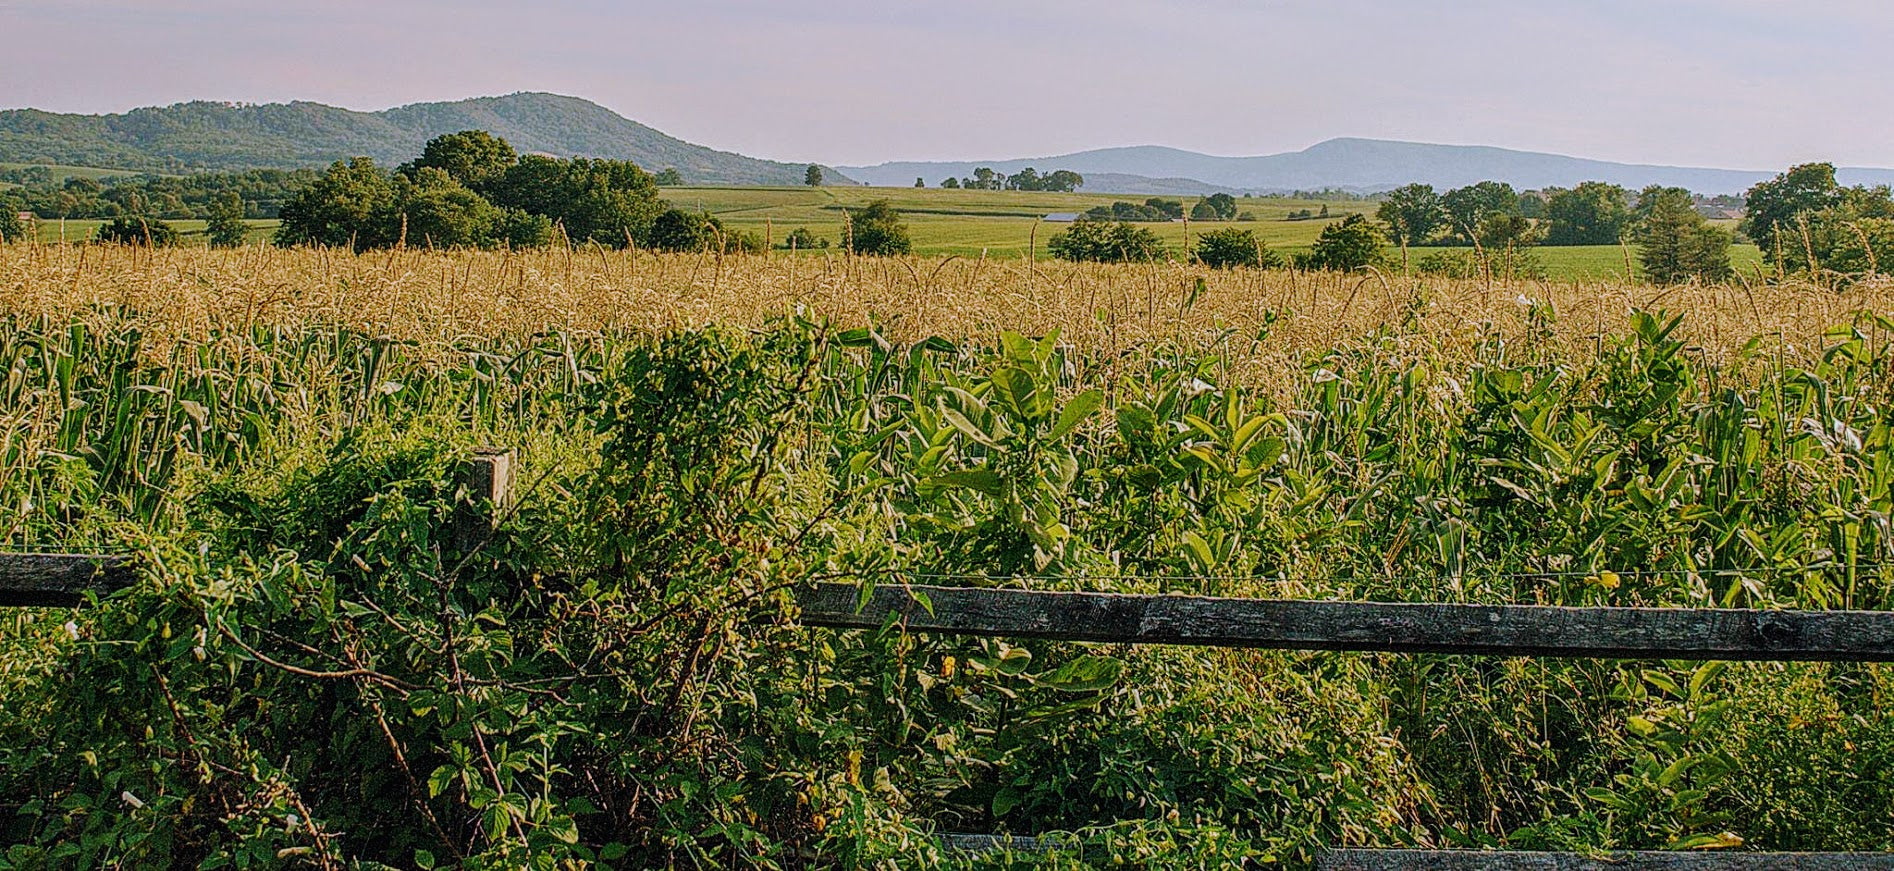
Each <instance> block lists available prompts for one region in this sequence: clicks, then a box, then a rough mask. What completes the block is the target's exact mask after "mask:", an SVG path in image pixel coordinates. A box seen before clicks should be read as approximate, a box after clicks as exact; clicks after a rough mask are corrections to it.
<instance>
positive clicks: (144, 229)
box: [96, 217, 178, 248]
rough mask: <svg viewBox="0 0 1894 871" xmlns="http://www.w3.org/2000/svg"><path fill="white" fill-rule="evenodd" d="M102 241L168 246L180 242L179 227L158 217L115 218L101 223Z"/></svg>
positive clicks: (98, 236) (99, 235)
mask: <svg viewBox="0 0 1894 871" xmlns="http://www.w3.org/2000/svg"><path fill="white" fill-rule="evenodd" d="M96 238H97V239H98V240H99V241H100V242H112V243H115V244H119V245H152V246H156V247H159V248H166V247H170V246H172V245H176V244H178V231H177V228H175V227H173V226H171V225H170V224H167V223H165V222H163V221H160V220H158V219H157V218H133V217H124V218H113V219H112V220H110V221H106V222H105V223H103V224H100V225H99V232H98V235H97V237H96Z"/></svg>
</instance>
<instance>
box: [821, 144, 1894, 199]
mask: <svg viewBox="0 0 1894 871" xmlns="http://www.w3.org/2000/svg"><path fill="white" fill-rule="evenodd" d="M976 166H987V167H992V168H993V169H994V170H995V171H997V172H1001V173H1014V172H1018V171H1019V170H1021V169H1024V168H1025V167H1028V166H1031V167H1034V168H1036V169H1038V170H1039V171H1040V172H1049V171H1052V170H1057V169H1069V170H1072V171H1074V172H1078V173H1080V174H1082V175H1084V176H1085V177H1086V180H1087V184H1086V189H1087V190H1091V191H1123V192H1126V193H1141V192H1144V191H1146V190H1152V191H1154V192H1155V190H1156V188H1154V187H1151V186H1150V185H1155V184H1157V183H1158V182H1157V181H1156V180H1157V179H1165V180H1166V182H1165V183H1166V184H1169V185H1171V186H1172V188H1171V189H1172V190H1175V189H1176V185H1177V183H1178V180H1180V179H1184V180H1194V181H1196V182H1200V183H1202V184H1203V185H1205V186H1207V187H1215V188H1222V189H1231V190H1240V191H1256V192H1269V191H1291V190H1316V189H1320V188H1329V187H1333V188H1345V189H1350V190H1356V191H1363V192H1371V191H1379V190H1387V189H1389V188H1394V187H1399V186H1400V185H1404V184H1408V183H1410V182H1425V183H1427V184H1431V185H1434V186H1435V187H1440V188H1450V187H1460V186H1462V185H1467V184H1472V183H1473V182H1477V181H1484V180H1487V179H1497V180H1500V181H1505V182H1509V183H1511V184H1512V185H1513V186H1514V187H1517V188H1520V189H1522V190H1523V189H1536V188H1545V187H1552V186H1559V187H1570V186H1572V185H1575V184H1578V183H1579V182H1582V181H1606V182H1612V183H1614V184H1621V185H1624V186H1625V187H1629V188H1633V189H1636V188H1641V187H1644V186H1645V185H1651V184H1662V185H1674V186H1677V187H1685V188H1689V189H1691V190H1693V191H1698V192H1700V193H1709V194H1720V193H1741V192H1742V191H1744V190H1746V189H1748V188H1749V186H1750V185H1753V184H1755V183H1756V182H1758V181H1762V180H1764V179H1767V178H1770V177H1772V176H1773V175H1775V173H1776V172H1777V171H1778V170H1767V171H1764V170H1732V169H1707V168H1701V167H1683V166H1656V165H1649V164H1629V163H1613V162H1610V161H1603V160H1587V159H1584V158H1578V157H1568V156H1565V155H1560V154H1545V153H1541V152H1533V151H1515V150H1512V149H1507V148H1493V147H1490V146H1476V145H1428V144H1424V143H1418V142H1393V141H1387V140H1379V139H1330V140H1328V141H1326V142H1321V143H1318V144H1316V145H1313V146H1310V147H1309V148H1306V149H1304V150H1302V151H1295V152H1288V153H1284V154H1272V155H1266V156H1261V157H1215V156H1212V155H1208V154H1199V153H1197V152H1194V151H1184V150H1182V149H1177V148H1166V147H1162V146H1155V145H1143V146H1133V147H1128V148H1105V149H1098V150H1094V151H1081V152H1077V153H1073V154H1063V155H1055V156H1052V157H1035V158H1021V159H1013V160H983V161H971V162H949V161H940V162H903V163H883V164H879V165H877V166H845V167H841V169H842V171H843V172H845V173H847V174H849V175H850V176H851V177H853V178H856V179H859V180H861V181H863V182H866V183H868V184H877V185H891V184H902V183H903V182H905V183H908V184H912V183H913V181H914V178H915V177H916V176H920V177H922V178H926V179H928V181H929V183H930V184H931V183H934V182H935V180H937V179H940V178H945V177H946V176H948V175H955V176H966V175H971V174H972V173H973V169H974V167H976ZM1840 175H1841V179H1842V181H1843V183H1845V184H1889V183H1894V170H1888V169H1864V168H1850V169H1843V170H1842V171H1841V173H1840Z"/></svg>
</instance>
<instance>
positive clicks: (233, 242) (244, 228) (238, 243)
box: [204, 191, 250, 248]
mask: <svg viewBox="0 0 1894 871" xmlns="http://www.w3.org/2000/svg"><path fill="white" fill-rule="evenodd" d="M249 230H250V228H249V226H248V225H246V224H244V223H243V198H242V197H240V196H238V195H237V192H236V191H227V192H225V193H222V194H218V195H217V197H216V198H215V199H213V200H211V203H210V210H209V214H208V216H207V217H206V218H205V221H204V235H206V236H208V237H210V247H212V248H240V247H242V246H243V238H244V236H245V235H246V234H247V233H248V232H249Z"/></svg>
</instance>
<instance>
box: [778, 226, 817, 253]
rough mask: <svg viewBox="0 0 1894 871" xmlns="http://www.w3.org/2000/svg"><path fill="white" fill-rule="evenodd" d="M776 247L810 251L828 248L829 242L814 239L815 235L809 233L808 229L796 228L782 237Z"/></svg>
mask: <svg viewBox="0 0 1894 871" xmlns="http://www.w3.org/2000/svg"><path fill="white" fill-rule="evenodd" d="M776 247H778V248H782V249H784V250H795V251H811V250H814V249H817V248H827V247H829V240H828V239H818V238H816V235H815V234H814V233H812V232H810V231H809V228H808V227H797V228H796V229H794V230H790V231H789V233H788V234H787V235H785V236H783V241H782V243H781V244H779V245H777V246H776Z"/></svg>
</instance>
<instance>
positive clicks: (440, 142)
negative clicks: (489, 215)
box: [399, 130, 520, 197]
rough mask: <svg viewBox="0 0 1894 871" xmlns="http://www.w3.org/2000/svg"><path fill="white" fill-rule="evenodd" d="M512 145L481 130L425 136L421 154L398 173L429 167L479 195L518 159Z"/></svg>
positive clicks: (486, 193) (489, 192)
mask: <svg viewBox="0 0 1894 871" xmlns="http://www.w3.org/2000/svg"><path fill="white" fill-rule="evenodd" d="M519 160H520V156H519V152H516V151H514V150H513V146H512V145H510V144H508V143H507V141H506V140H504V139H501V138H500V137H498V136H495V135H493V134H491V133H488V132H487V131H485V130H462V131H460V132H459V133H448V134H445V135H442V136H436V137H434V138H433V139H430V140H428V142H427V145H425V146H422V148H421V156H420V157H418V158H416V159H415V160H414V162H413V163H410V164H408V165H406V166H403V167H401V169H400V170H399V172H400V173H401V174H402V175H408V176H412V175H413V174H414V173H415V172H417V171H419V170H421V169H425V168H429V167H432V168H434V169H439V170H442V171H443V172H446V173H447V175H448V177H449V178H451V179H453V180H454V181H455V182H457V183H459V184H460V185H462V186H464V187H466V188H467V189H468V190H471V191H473V192H475V193H478V194H480V195H481V196H487V197H490V196H492V191H493V187H494V185H496V184H498V183H499V182H500V180H501V179H503V178H505V177H506V173H507V170H510V169H512V168H513V165H514V164H516V163H519Z"/></svg>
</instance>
